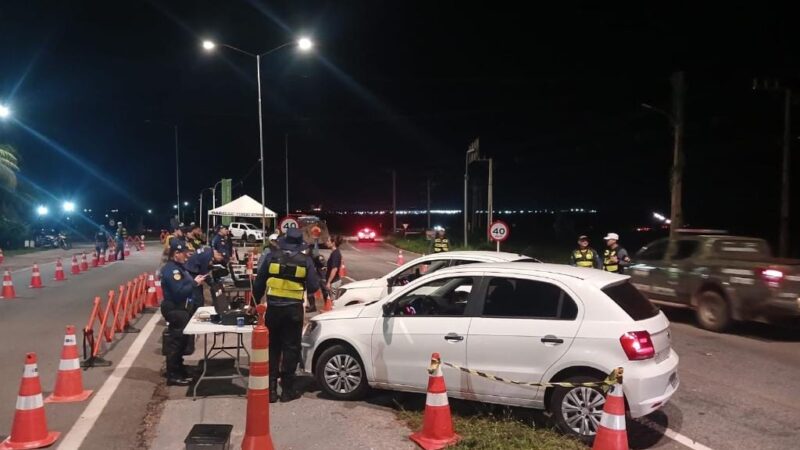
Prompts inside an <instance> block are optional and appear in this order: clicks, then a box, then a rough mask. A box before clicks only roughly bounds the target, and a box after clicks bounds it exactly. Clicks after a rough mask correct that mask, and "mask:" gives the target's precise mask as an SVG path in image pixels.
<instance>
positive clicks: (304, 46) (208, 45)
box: [202, 37, 314, 235]
mask: <svg viewBox="0 0 800 450" xmlns="http://www.w3.org/2000/svg"><path fill="white" fill-rule="evenodd" d="M202 45H203V49H205V51H207V52H211V51H214V49H215V48H216V47H217V45H219V46H220V47H226V48H229V49H231V50H233V51H236V52H239V53H241V54H243V55H247V56H249V57H251V58H255V59H256V82H257V85H258V145H259V163H260V165H261V232H262V233H263V234H264V235H266V234H267V231H266V230H267V206H266V204H265V203H266V187H265V184H264V123H263V115H262V112H261V57H262V56H266V55H269V54H270V53H272V52H275V51H277V50H280V49H282V48H284V47H289V46H291V45H297V48H298V49H299V50H300V51H301V52H308V51H310V50H311V49H312V48H313V47H314V43H313V42H312V41H311V39H309V38H308V37H301V38H300V39H298V40H297V41H290V42H287V43H285V44H282V45H279V46H277V47H275V48H273V49H272V50H267V51H266V52H264V53H250V52H248V51H245V50H242V49H240V48H237V47H234V46H232V45H228V44H217V43H215V42H214V41H211V40H204V41H203V43H202Z"/></svg>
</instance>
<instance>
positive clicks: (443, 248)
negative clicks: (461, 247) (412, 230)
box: [433, 230, 450, 253]
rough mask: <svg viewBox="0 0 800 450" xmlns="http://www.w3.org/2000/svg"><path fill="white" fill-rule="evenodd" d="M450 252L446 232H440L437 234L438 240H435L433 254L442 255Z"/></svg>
mask: <svg viewBox="0 0 800 450" xmlns="http://www.w3.org/2000/svg"><path fill="white" fill-rule="evenodd" d="M449 251H450V241H448V240H447V236H445V234H444V230H439V231H438V232H437V233H436V238H435V239H434V240H433V253H442V252H449Z"/></svg>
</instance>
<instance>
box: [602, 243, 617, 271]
mask: <svg viewBox="0 0 800 450" xmlns="http://www.w3.org/2000/svg"><path fill="white" fill-rule="evenodd" d="M615 256H617V250H616V249H614V250H609V249H606V251H605V252H604V253H603V270H605V271H606V272H614V273H619V262H615V263H612V262H611V257H615Z"/></svg>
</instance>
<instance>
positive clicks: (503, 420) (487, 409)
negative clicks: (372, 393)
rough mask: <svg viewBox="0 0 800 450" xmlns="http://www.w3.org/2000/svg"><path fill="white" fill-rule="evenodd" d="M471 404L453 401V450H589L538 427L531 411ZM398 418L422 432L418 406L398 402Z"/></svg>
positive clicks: (420, 412) (569, 438)
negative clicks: (455, 440) (455, 438)
mask: <svg viewBox="0 0 800 450" xmlns="http://www.w3.org/2000/svg"><path fill="white" fill-rule="evenodd" d="M467 403H471V402H460V401H458V400H451V409H452V415H453V426H454V427H455V430H456V433H458V434H459V435H460V436H461V442H459V443H458V444H457V445H456V446H454V447H451V448H454V449H481V450H484V449H485V450H515V449H520V450H522V449H526V450H586V446H585V445H584V444H583V443H582V442H580V441H578V440H576V439H573V438H571V437H568V436H564V435H563V434H560V433H558V432H556V431H553V430H551V429H549V428H537V427H536V426H535V425H534V420H533V419H532V418H531V417H530V411H528V410H525V409H523V408H503V407H492V406H488V405H480V406H467V405H465V404H467ZM395 407H396V408H397V409H398V413H397V415H398V418H399V419H400V420H402V421H404V422H406V423H407V424H408V426H409V428H411V429H412V430H415V431H416V430H420V429H422V417H423V413H422V411H421V410H420V409H419V407H417V406H415V407H413V409H407V407H406V405H402V404H400V403H397V404H396V406H395Z"/></svg>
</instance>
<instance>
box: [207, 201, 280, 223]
mask: <svg viewBox="0 0 800 450" xmlns="http://www.w3.org/2000/svg"><path fill="white" fill-rule="evenodd" d="M208 216H209V221H208V223H209V225H210V224H211V216H222V217H252V218H259V219H260V218H261V217H262V216H263V217H264V218H265V219H274V218H276V217H278V215H277V214H275V211H273V210H271V209H269V208H267V207H263V206H262V205H261V203H259V202H257V201H256V200H254V199H253V198H252V197H250V196H249V195H243V196H241V197H239V198H237V199H236V200H234V201H232V202H230V203H226V204H224V205H222V206H220V207H219V208H214V209H212V210H210V211H208Z"/></svg>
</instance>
